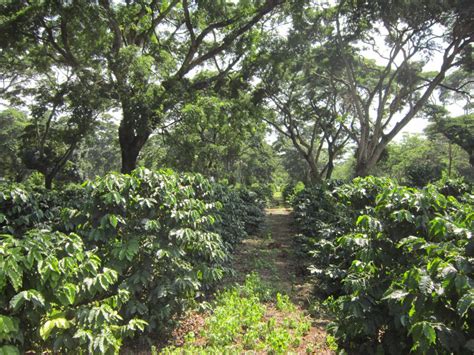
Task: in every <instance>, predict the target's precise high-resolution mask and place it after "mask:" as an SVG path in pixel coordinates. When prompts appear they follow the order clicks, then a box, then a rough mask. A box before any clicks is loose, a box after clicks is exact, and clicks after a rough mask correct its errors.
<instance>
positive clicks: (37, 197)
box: [0, 169, 263, 353]
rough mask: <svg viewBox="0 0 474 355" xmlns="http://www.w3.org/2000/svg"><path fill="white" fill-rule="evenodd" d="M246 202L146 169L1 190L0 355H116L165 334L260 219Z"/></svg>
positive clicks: (227, 191) (200, 181)
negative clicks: (129, 344)
mask: <svg viewBox="0 0 474 355" xmlns="http://www.w3.org/2000/svg"><path fill="white" fill-rule="evenodd" d="M241 196H244V198H245V199H246V200H245V202H244V200H243V199H242V198H241ZM251 203H252V201H251V200H250V198H249V196H248V192H245V191H244V192H242V191H236V190H233V189H231V188H230V187H227V186H222V185H217V184H214V183H211V182H209V181H208V180H207V179H205V178H204V177H202V176H201V175H191V174H182V175H178V174H176V173H174V172H172V171H160V172H152V171H149V170H146V169H137V170H136V171H134V172H133V173H132V174H130V175H122V174H109V175H107V176H106V177H104V178H98V179H97V180H95V181H93V182H88V183H86V184H84V185H83V186H82V187H81V188H78V187H72V188H69V189H66V190H64V191H53V192H47V191H34V190H31V189H25V188H24V187H21V186H17V185H15V186H13V185H2V186H0V233H3V234H2V235H1V237H0V292H1V296H0V325H1V326H0V352H2V351H3V352H5V351H6V352H9V353H10V352H11V353H15V352H20V351H21V352H22V351H28V350H35V351H41V350H45V349H50V350H53V351H58V352H62V351H67V350H73V349H74V350H77V349H84V350H87V351H89V352H100V353H104V352H117V351H118V350H119V348H120V346H121V345H122V342H123V339H124V338H125V337H127V336H133V335H134V334H136V333H137V332H143V331H145V332H160V331H162V330H163V329H164V328H166V327H167V326H168V325H169V323H170V320H171V319H172V318H173V317H174V316H175V315H177V314H179V313H181V312H182V311H183V310H185V309H186V307H187V306H188V305H189V304H191V303H192V302H193V301H194V300H195V298H196V297H198V296H199V295H200V294H202V293H203V292H205V291H206V290H207V289H209V288H210V287H212V286H213V285H215V284H216V283H217V282H218V281H219V280H221V279H222V277H223V275H224V274H225V272H226V270H227V262H228V259H229V257H230V252H231V250H232V249H233V248H234V246H235V245H236V244H237V243H238V242H239V240H240V239H241V238H243V237H245V236H246V235H247V231H246V229H245V228H246V225H247V224H248V223H251V224H253V223H257V219H258V216H261V217H262V216H263V215H262V214H261V212H260V214H257V213H253V214H252V213H250V212H249V208H248V206H247V205H248V204H251ZM251 211H253V210H251ZM254 212H255V211H254Z"/></svg>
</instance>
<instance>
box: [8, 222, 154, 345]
mask: <svg viewBox="0 0 474 355" xmlns="http://www.w3.org/2000/svg"><path fill="white" fill-rule="evenodd" d="M0 238H1V239H0V241H1V243H0V294H1V296H0V325H1V327H0V352H1V353H8V354H10V353H11V354H14V353H18V354H19V353H20V351H22V352H24V351H25V350H38V351H40V352H41V350H42V349H46V348H48V349H52V350H54V351H67V350H75V349H78V348H86V349H88V350H89V352H101V353H105V352H110V351H114V352H115V351H118V349H119V348H120V345H121V342H122V337H123V336H126V335H132V334H133V333H134V331H135V330H143V329H144V326H145V322H143V321H141V320H139V319H130V320H128V321H123V319H122V318H121V317H120V316H119V314H118V312H119V311H120V309H121V307H122V305H123V304H124V303H125V302H127V300H128V298H129V292H128V291H127V290H125V289H123V288H121V287H118V283H117V281H118V273H117V272H116V271H115V270H113V269H110V268H107V267H104V265H103V262H102V260H101V259H100V258H99V257H98V255H97V254H96V253H95V251H94V250H89V251H87V250H86V249H85V246H84V243H83V242H82V240H81V238H80V237H79V236H78V235H76V234H69V235H66V234H62V233H60V232H49V231H41V230H31V231H29V232H28V233H27V234H26V235H25V236H23V237H21V238H16V237H13V236H11V235H1V236H0Z"/></svg>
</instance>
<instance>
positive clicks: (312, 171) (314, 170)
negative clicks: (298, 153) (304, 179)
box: [306, 157, 322, 185]
mask: <svg viewBox="0 0 474 355" xmlns="http://www.w3.org/2000/svg"><path fill="white" fill-rule="evenodd" d="M306 161H307V162H308V165H309V182H310V183H311V185H317V184H320V183H321V182H322V179H321V174H320V173H319V171H318V167H317V165H316V163H315V162H314V160H313V159H312V157H307V158H306Z"/></svg>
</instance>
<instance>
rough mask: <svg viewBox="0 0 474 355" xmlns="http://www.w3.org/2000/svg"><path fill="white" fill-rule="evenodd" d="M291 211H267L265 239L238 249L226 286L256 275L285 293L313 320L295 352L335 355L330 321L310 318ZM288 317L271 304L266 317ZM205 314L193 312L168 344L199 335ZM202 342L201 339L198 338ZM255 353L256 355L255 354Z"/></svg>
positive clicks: (249, 240) (255, 239) (247, 242)
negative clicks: (327, 327) (328, 335)
mask: <svg viewBox="0 0 474 355" xmlns="http://www.w3.org/2000/svg"><path fill="white" fill-rule="evenodd" d="M290 212H291V210H289V209H286V208H272V209H267V210H266V229H265V232H264V233H263V235H262V236H250V237H249V238H247V239H245V240H243V241H242V244H241V245H239V246H238V247H237V251H236V253H235V256H234V260H233V267H234V269H235V271H236V273H235V275H234V276H233V277H231V278H228V280H227V281H226V285H232V284H234V283H235V282H237V283H242V282H243V281H244V280H245V277H246V275H248V274H250V273H252V272H257V273H258V274H259V275H260V278H261V279H262V282H265V283H266V284H269V285H271V286H272V288H274V289H275V290H278V291H279V292H280V293H282V294H287V295H288V296H289V297H290V299H291V300H292V301H293V302H294V304H295V305H296V311H295V313H296V314H297V313H299V314H301V315H303V316H305V317H310V319H311V323H312V326H311V329H310V330H309V332H308V333H307V334H306V335H305V336H304V338H303V339H302V341H301V344H300V346H299V347H298V348H297V349H292V350H291V353H296V354H308V353H310V354H333V352H331V350H329V348H328V346H327V344H326V331H325V328H324V327H325V325H326V324H327V318H325V317H324V315H322V314H315V312H314V311H313V312H312V314H311V315H310V312H309V309H310V308H311V302H310V300H311V297H310V291H311V286H310V284H309V283H307V282H306V280H305V275H304V274H305V268H304V266H303V265H302V261H301V258H300V257H299V256H298V255H297V254H296V253H295V250H297V248H296V243H297V240H296V239H295V232H294V230H293V229H292V225H291V222H292V217H291V215H290ZM284 317H287V315H285V314H284V313H282V312H280V311H278V310H277V309H276V308H275V307H274V305H272V304H269V305H268V307H267V313H266V314H265V318H268V319H269V318H273V319H275V321H276V322H277V323H282V322H283V320H284V319H283V318H284ZM205 318H206V314H203V313H199V312H191V313H189V314H188V315H187V317H186V318H185V319H183V321H182V322H181V323H180V326H179V327H178V328H177V329H176V330H175V331H174V332H173V341H172V342H171V344H169V345H174V346H178V347H179V346H181V345H182V344H183V343H184V337H185V335H186V334H188V333H189V332H191V331H192V332H194V333H195V334H197V333H198V331H199V329H200V328H201V327H202V326H204V323H205ZM197 341H198V342H199V339H197ZM252 353H253V352H252Z"/></svg>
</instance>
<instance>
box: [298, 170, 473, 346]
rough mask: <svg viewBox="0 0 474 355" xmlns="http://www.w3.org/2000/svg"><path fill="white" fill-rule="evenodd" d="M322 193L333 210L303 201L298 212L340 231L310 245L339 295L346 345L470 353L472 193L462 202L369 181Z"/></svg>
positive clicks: (332, 301)
mask: <svg viewBox="0 0 474 355" xmlns="http://www.w3.org/2000/svg"><path fill="white" fill-rule="evenodd" d="M330 195H332V196H333V197H335V198H334V199H331V198H329V197H328V196H330ZM316 196H319V199H318V201H319V202H323V203H327V202H328V201H329V203H328V205H329V206H326V207H324V206H325V205H324V204H323V205H320V204H318V202H316V201H310V202H309V203H307V204H301V202H300V206H299V207H300V208H301V211H300V212H299V213H300V215H301V216H304V214H307V215H310V217H311V218H313V222H311V223H312V225H313V226H316V225H317V223H319V225H321V224H322V223H325V222H328V221H329V227H331V226H333V227H332V229H331V232H330V233H327V232H325V231H324V229H320V230H316V231H313V232H312V235H311V236H312V238H309V240H310V241H312V244H310V247H311V248H312V252H313V256H314V261H315V263H314V265H313V267H312V271H313V272H314V274H315V276H316V278H317V279H318V286H319V285H326V286H327V287H326V291H327V292H328V294H331V296H330V297H329V298H328V301H327V304H328V305H329V307H330V308H331V309H332V311H333V313H334V317H335V320H334V323H333V324H332V325H331V327H330V331H331V333H332V335H333V336H334V337H335V339H336V340H337V342H338V343H339V346H340V347H342V348H344V349H346V350H348V351H349V352H354V351H367V352H369V353H375V352H380V351H385V352H388V353H391V354H398V353H407V352H409V351H415V352H423V353H425V352H429V351H437V352H438V353H451V352H454V353H466V354H467V353H470V351H472V346H473V341H472V339H473V338H474V334H473V329H472V324H474V319H473V316H474V314H473V309H472V304H473V287H474V283H473V267H472V265H473V243H472V230H473V229H474V213H473V208H472V206H473V205H474V204H473V202H474V201H473V196H472V194H464V195H463V197H462V198H461V199H459V200H458V199H456V198H454V197H453V196H445V195H443V194H442V193H440V191H438V189H437V188H436V187H435V186H433V185H430V186H428V187H426V188H424V189H423V190H417V189H414V188H407V187H402V186H398V185H396V184H395V183H393V182H392V181H390V180H388V179H376V178H373V177H368V178H365V179H360V178H359V179H356V180H354V182H353V183H352V184H347V185H344V186H341V187H339V188H336V189H335V190H333V191H332V194H331V193H329V194H328V193H327V191H326V192H324V193H321V192H320V193H319V195H316ZM331 202H332V203H333V205H332V206H331ZM321 208H322V209H325V210H327V211H328V212H330V213H329V214H325V212H324V211H321ZM334 211H339V214H336V215H335V216H334V215H332V213H333V212H334ZM341 211H342V212H341ZM331 215H332V216H331ZM311 218H310V219H311ZM318 218H321V220H320V221H319V222H317V219H318ZM334 219H335V220H334Z"/></svg>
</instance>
